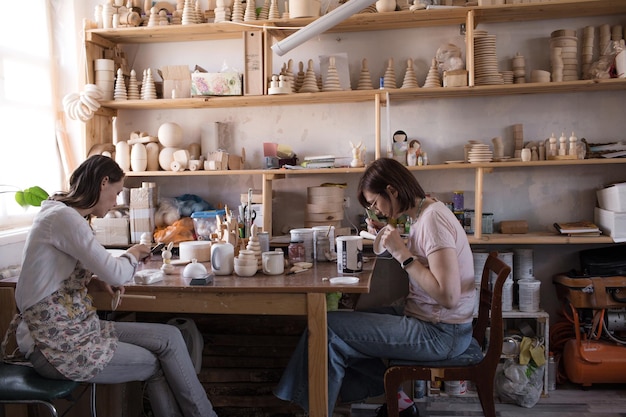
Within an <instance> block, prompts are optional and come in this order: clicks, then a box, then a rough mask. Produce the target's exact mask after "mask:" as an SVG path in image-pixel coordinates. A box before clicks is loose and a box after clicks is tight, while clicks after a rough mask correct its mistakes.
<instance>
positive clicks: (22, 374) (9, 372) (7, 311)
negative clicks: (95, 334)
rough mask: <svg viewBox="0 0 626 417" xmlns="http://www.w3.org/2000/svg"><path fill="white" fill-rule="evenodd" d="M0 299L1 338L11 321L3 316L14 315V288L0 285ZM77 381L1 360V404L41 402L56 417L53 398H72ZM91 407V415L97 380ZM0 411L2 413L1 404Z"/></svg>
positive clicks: (93, 414)
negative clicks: (61, 378) (42, 374)
mask: <svg viewBox="0 0 626 417" xmlns="http://www.w3.org/2000/svg"><path fill="white" fill-rule="evenodd" d="M0 301H2V302H1V303H0V305H1V306H2V311H1V313H0V319H1V320H2V323H0V331H2V334H1V335H0V340H2V338H4V333H5V331H6V329H7V327H8V322H9V321H10V320H9V321H7V320H6V319H7V318H10V317H13V315H14V314H15V312H16V311H17V309H16V306H15V298H14V290H13V288H10V287H1V288H0ZM79 385H80V383H79V382H75V381H66V380H56V379H48V378H44V377H42V376H41V375H39V374H38V373H37V372H36V371H35V370H34V369H33V368H31V367H30V366H25V365H17V364H12V363H3V362H2V361H1V360H0V407H1V405H2V404H41V405H43V406H45V407H46V408H47V409H48V411H49V412H50V415H51V416H53V417H58V415H59V414H58V411H57V409H56V407H55V406H54V404H53V401H54V400H57V399H67V400H69V401H72V402H74V400H73V398H72V397H71V394H72V392H73V391H74V390H75V389H76V388H77V387H78V386H79ZM72 406H73V405H72ZM70 408H71V407H70ZM90 411H91V417H96V384H91V398H90ZM0 415H4V414H3V413H2V409H1V408H0ZM37 415H39V414H37Z"/></svg>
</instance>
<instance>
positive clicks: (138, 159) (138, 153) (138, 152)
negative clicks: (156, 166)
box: [130, 143, 148, 171]
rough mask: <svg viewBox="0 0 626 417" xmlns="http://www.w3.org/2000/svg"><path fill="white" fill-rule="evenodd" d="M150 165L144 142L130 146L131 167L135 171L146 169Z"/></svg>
mask: <svg viewBox="0 0 626 417" xmlns="http://www.w3.org/2000/svg"><path fill="white" fill-rule="evenodd" d="M147 166H148V152H147V151H146V147H145V145H144V144H143V143H135V144H134V145H133V146H132V148H130V168H131V169H132V170H133V171H145V170H146V167H147Z"/></svg>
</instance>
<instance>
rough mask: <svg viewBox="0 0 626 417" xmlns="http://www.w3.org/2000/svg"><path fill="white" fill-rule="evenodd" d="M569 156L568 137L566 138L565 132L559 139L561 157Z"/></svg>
mask: <svg viewBox="0 0 626 417" xmlns="http://www.w3.org/2000/svg"><path fill="white" fill-rule="evenodd" d="M564 155H567V137H566V136H565V132H563V133H561V137H560V138H559V156H564Z"/></svg>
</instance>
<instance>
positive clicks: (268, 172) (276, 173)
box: [126, 167, 365, 179]
mask: <svg viewBox="0 0 626 417" xmlns="http://www.w3.org/2000/svg"><path fill="white" fill-rule="evenodd" d="M364 171H365V168H348V167H346V168H316V169H308V168H307V169H286V168H281V169H239V170H219V171H181V172H173V171H139V172H133V171H130V172H127V173H126V176H127V177H203V176H224V175H264V176H266V177H272V179H279V178H284V177H286V176H290V175H320V174H322V175H323V174H327V175H331V174H361V173H363V172H364Z"/></svg>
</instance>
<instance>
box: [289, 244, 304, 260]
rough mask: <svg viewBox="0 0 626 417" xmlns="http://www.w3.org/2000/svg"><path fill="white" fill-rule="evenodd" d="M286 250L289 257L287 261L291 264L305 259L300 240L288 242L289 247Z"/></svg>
mask: <svg viewBox="0 0 626 417" xmlns="http://www.w3.org/2000/svg"><path fill="white" fill-rule="evenodd" d="M287 252H288V257H289V263H290V264H292V265H293V264H295V263H297V262H304V261H306V250H305V248H304V241H302V240H297V241H291V243H289V248H288V250H287Z"/></svg>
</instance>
